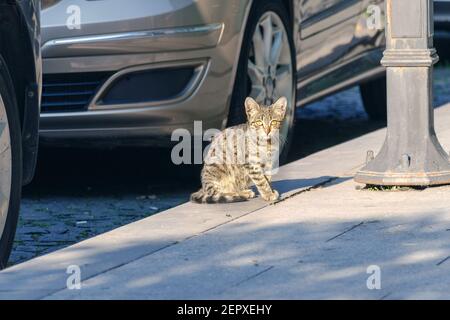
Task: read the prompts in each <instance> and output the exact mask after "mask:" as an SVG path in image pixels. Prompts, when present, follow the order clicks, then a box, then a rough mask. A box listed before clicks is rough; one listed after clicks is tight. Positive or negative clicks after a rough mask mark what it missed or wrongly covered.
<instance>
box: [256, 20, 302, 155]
mask: <svg viewBox="0 0 450 320" xmlns="http://www.w3.org/2000/svg"><path fill="white" fill-rule="evenodd" d="M292 59H293V57H292V52H291V47H290V43H289V39H288V34H287V31H286V28H285V26H284V24H283V21H282V19H281V18H280V16H279V15H278V14H277V13H275V12H273V11H268V12H266V13H265V14H264V15H263V16H262V17H261V18H260V19H259V21H258V23H257V25H256V29H255V32H254V34H253V37H252V47H251V52H250V55H249V59H248V68H247V70H248V72H247V73H248V79H249V83H250V90H249V91H250V94H249V95H250V96H251V97H252V98H254V99H255V100H256V101H257V102H258V103H260V104H264V105H271V104H272V103H274V102H275V101H276V100H277V99H278V98H281V97H286V99H287V100H288V108H287V112H286V120H285V121H284V124H283V126H282V127H281V129H280V137H281V140H282V141H281V146H280V147H281V149H283V147H284V143H285V142H286V141H287V136H288V133H289V128H290V126H291V124H292V121H293V120H294V109H295V106H294V98H295V91H294V89H295V88H294V83H293V72H294V70H292V69H293V68H292V65H293V63H292V61H293V60H292Z"/></svg>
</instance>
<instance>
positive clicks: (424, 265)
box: [0, 104, 450, 299]
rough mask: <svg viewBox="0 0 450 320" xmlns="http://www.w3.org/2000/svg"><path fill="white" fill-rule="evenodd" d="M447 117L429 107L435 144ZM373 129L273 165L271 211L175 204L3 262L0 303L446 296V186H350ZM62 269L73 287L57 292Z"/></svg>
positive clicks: (371, 144)
mask: <svg viewBox="0 0 450 320" xmlns="http://www.w3.org/2000/svg"><path fill="white" fill-rule="evenodd" d="M449 122H450V104H448V105H446V106H444V107H441V108H439V109H438V110H437V112H436V123H437V126H436V128H437V133H438V136H439V138H440V140H441V142H442V144H443V145H444V147H446V149H448V146H450V127H449V126H448V123H449ZM385 133H386V132H385V129H381V130H378V131H375V132H373V133H370V134H368V135H365V136H362V137H359V138H356V139H353V140H351V141H348V142H346V143H343V144H340V145H337V146H335V147H332V148H329V149H326V150H323V151H321V152H318V153H315V154H313V155H311V156H308V157H306V158H303V159H302V160H298V161H295V162H293V163H291V164H289V165H287V166H285V167H283V168H282V169H281V171H280V174H279V176H278V177H277V181H276V182H275V187H276V188H277V189H278V190H279V191H280V192H281V193H282V194H283V200H282V201H281V202H279V203H277V204H275V205H268V204H266V203H264V202H263V201H261V200H260V199H255V200H252V201H250V202H246V203H239V204H230V205H209V206H208V205H206V206H202V205H195V204H190V203H187V204H184V205H181V206H178V207H176V208H173V209H170V210H168V211H165V212H162V213H159V214H157V215H154V216H151V217H149V218H146V219H143V220H141V221H138V222H135V223H133V224H130V225H127V226H124V227H122V228H119V229H116V230H114V231H111V232H108V233H106V234H103V235H100V236H98V237H95V238H92V239H89V240H87V241H84V242H81V243H78V244H76V245H74V246H71V247H68V248H66V249H63V250H60V251H57V252H54V253H52V254H49V255H46V256H42V257H40V258H37V259H33V260H31V261H28V262H26V263H23V264H20V265H17V266H14V267H11V268H10V269H7V270H6V271H3V272H1V273H0V288H2V289H1V290H0V298H5V299H14V298H31V299H37V298H41V299H228V298H230V299H311V298H324V299H340V298H342V299H344V298H353V299H363V298H368V299H398V298H400V299H404V298H409V299H416V298H417V299H419V298H424V299H431V298H433V299H444V298H447V299H448V298H450V290H449V289H450V285H449V283H450V200H449V199H450V197H449V194H450V187H436V188H429V189H426V190H423V191H417V190H406V191H404V190H403V191H374V190H361V188H360V186H359V185H357V184H356V183H355V182H354V181H353V179H352V176H353V175H354V173H355V172H356V170H358V168H360V167H361V166H362V165H363V163H364V161H365V150H369V149H371V150H378V149H379V148H380V147H381V144H382V143H383V140H384V137H385ZM69 266H72V268H73V267H74V266H75V268H77V267H79V268H80V274H79V275H80V277H81V280H82V282H81V288H80V290H69V288H68V287H67V284H68V283H69V286H71V285H73V284H74V282H73V281H72V280H73V278H71V276H72V275H71V274H67V273H66V271H67V268H68V267H69ZM70 270H73V269H70ZM68 280H69V281H68ZM70 288H71V289H73V288H72V287H70Z"/></svg>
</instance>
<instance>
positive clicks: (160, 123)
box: [40, 0, 249, 145]
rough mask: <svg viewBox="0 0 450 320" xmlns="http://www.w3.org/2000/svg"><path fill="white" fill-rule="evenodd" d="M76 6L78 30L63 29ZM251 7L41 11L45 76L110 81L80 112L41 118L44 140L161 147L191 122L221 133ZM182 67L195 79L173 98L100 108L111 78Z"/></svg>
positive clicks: (162, 4)
mask: <svg viewBox="0 0 450 320" xmlns="http://www.w3.org/2000/svg"><path fill="white" fill-rule="evenodd" d="M106 3H107V4H108V7H107V8H106ZM150 3H151V4H150ZM73 4H75V5H78V6H79V9H80V10H79V12H80V13H81V22H82V24H81V25H80V29H77V28H72V29H70V28H68V27H67V24H66V23H67V14H66V12H67V11H68V10H67V8H68V6H70V5H73ZM248 7H249V3H248V2H247V1H238V0H232V1H227V2H226V4H225V2H221V1H216V5H214V6H213V5H211V1H209V0H200V1H180V2H179V3H178V4H174V2H173V1H169V0H158V1H151V2H150V1H148V0H136V1H135V3H134V5H133V6H131V5H130V6H126V8H125V9H123V8H124V7H123V1H122V0H108V1H91V2H88V1H82V0H79V1H72V0H67V1H66V0H63V1H61V2H60V3H58V4H57V5H55V6H53V7H51V8H49V9H46V10H44V11H43V12H42V31H43V47H42V52H43V57H44V75H53V76H54V75H71V74H90V73H99V72H103V73H106V74H108V76H107V77H106V79H105V81H104V82H102V84H101V85H100V86H99V87H98V88H97V89H96V92H95V94H94V95H93V96H92V97H90V98H89V102H88V103H87V105H86V108H85V110H81V111H80V110H76V111H70V112H65V111H64V110H58V112H43V113H42V115H41V130H40V132H41V138H42V139H43V141H44V142H50V143H63V144H64V143H67V142H68V143H70V144H73V143H74V142H75V141H76V140H79V141H81V142H82V143H83V144H86V143H94V144H96V145H98V144H107V145H111V144H113V145H114V144H124V143H126V144H129V143H133V144H139V145H147V144H148V145H166V144H170V136H171V134H172V132H173V131H174V130H176V129H180V128H182V129H188V130H189V131H192V130H193V127H194V121H202V122H203V128H204V129H208V128H221V127H223V126H224V125H225V122H226V118H227V113H228V108H229V103H230V100H231V92H232V86H233V83H234V77H235V73H236V66H237V59H238V57H239V49H240V43H241V37H242V33H243V32H242V28H243V25H244V22H245V18H246V12H247V10H248ZM120 9H122V10H120ZM98 12H101V13H102V14H101V15H99V14H98ZM186 66H192V68H193V73H192V79H190V80H189V81H187V84H186V87H184V88H183V90H182V91H181V92H179V94H177V95H175V96H173V97H170V98H167V99H163V100H161V99H159V100H158V99H156V100H155V101H139V102H136V101H134V102H117V101H116V102H114V103H109V104H105V103H103V102H102V97H104V96H105V95H106V94H107V92H108V90H110V89H111V86H112V84H113V83H114V80H115V79H118V78H120V77H122V78H123V77H126V76H127V75H129V74H135V73H136V72H146V71H151V70H161V69H162V70H164V68H168V70H169V69H171V70H173V69H176V68H183V67H186ZM122 78H121V79H122ZM44 79H45V76H44ZM62 85H64V83H62ZM167 85H168V86H170V85H171V84H170V79H169V82H168V83H167ZM150 89H151V88H149V90H150ZM44 95H45V81H44ZM44 100H45V98H44ZM50 105H51V103H50ZM44 106H45V101H44Z"/></svg>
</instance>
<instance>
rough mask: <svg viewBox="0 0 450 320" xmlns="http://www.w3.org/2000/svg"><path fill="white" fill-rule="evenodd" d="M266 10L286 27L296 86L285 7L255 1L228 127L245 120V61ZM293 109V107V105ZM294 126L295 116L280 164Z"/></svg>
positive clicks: (234, 90) (289, 142) (245, 37)
mask: <svg viewBox="0 0 450 320" xmlns="http://www.w3.org/2000/svg"><path fill="white" fill-rule="evenodd" d="M267 11H273V12H275V13H276V14H278V15H279V16H280V18H281V19H282V21H283V24H284V27H285V28H286V32H287V34H288V38H289V39H288V41H289V44H290V49H291V57H292V70H293V77H292V80H293V83H294V88H296V86H297V78H296V74H297V72H296V70H297V67H296V58H295V44H294V39H293V37H292V27H291V22H290V21H291V20H290V18H289V14H288V12H287V9H286V8H285V7H284V5H283V4H282V3H281V2H280V1H274V0H260V1H255V2H254V4H253V7H252V8H251V10H250V14H249V17H248V21H247V26H246V29H245V33H244V37H243V42H242V47H241V53H240V56H239V63H238V68H237V73H236V80H235V83H234V88H233V95H232V98H231V103H230V111H229V114H228V126H229V127H230V126H234V125H238V124H242V123H244V122H245V121H246V115H245V111H244V102H245V99H246V98H247V96H248V93H249V89H248V75H247V71H248V70H247V68H248V65H247V63H248V58H249V54H250V50H251V45H252V41H251V40H252V36H253V34H254V32H255V29H256V26H257V23H258V21H259V19H260V18H261V17H262V16H263V15H264V14H265V13H266V12H267ZM294 90H295V89H294ZM296 93H297V92H296V90H295V94H294V99H293V103H294V104H295V101H296V97H297V95H296ZM294 109H295V106H294ZM294 112H295V111H294ZM294 127H295V117H294V120H293V121H292V123H291V125H290V127H289V131H288V135H287V138H286V142H285V144H284V147H283V150H282V151H281V153H280V164H284V163H286V161H287V156H288V153H289V149H290V146H291V143H292V138H293V131H294Z"/></svg>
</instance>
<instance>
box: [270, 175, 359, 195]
mask: <svg viewBox="0 0 450 320" xmlns="http://www.w3.org/2000/svg"><path fill="white" fill-rule="evenodd" d="M351 179H353V177H331V176H322V177H317V178H308V179H291V180H286V179H285V180H276V179H275V181H273V182H272V187H273V188H274V189H275V190H277V191H278V192H279V193H280V194H287V193H292V192H295V191H300V190H303V189H308V188H313V187H317V186H323V187H324V188H328V187H331V186H334V185H337V184H341V183H343V182H346V181H348V180H351Z"/></svg>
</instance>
